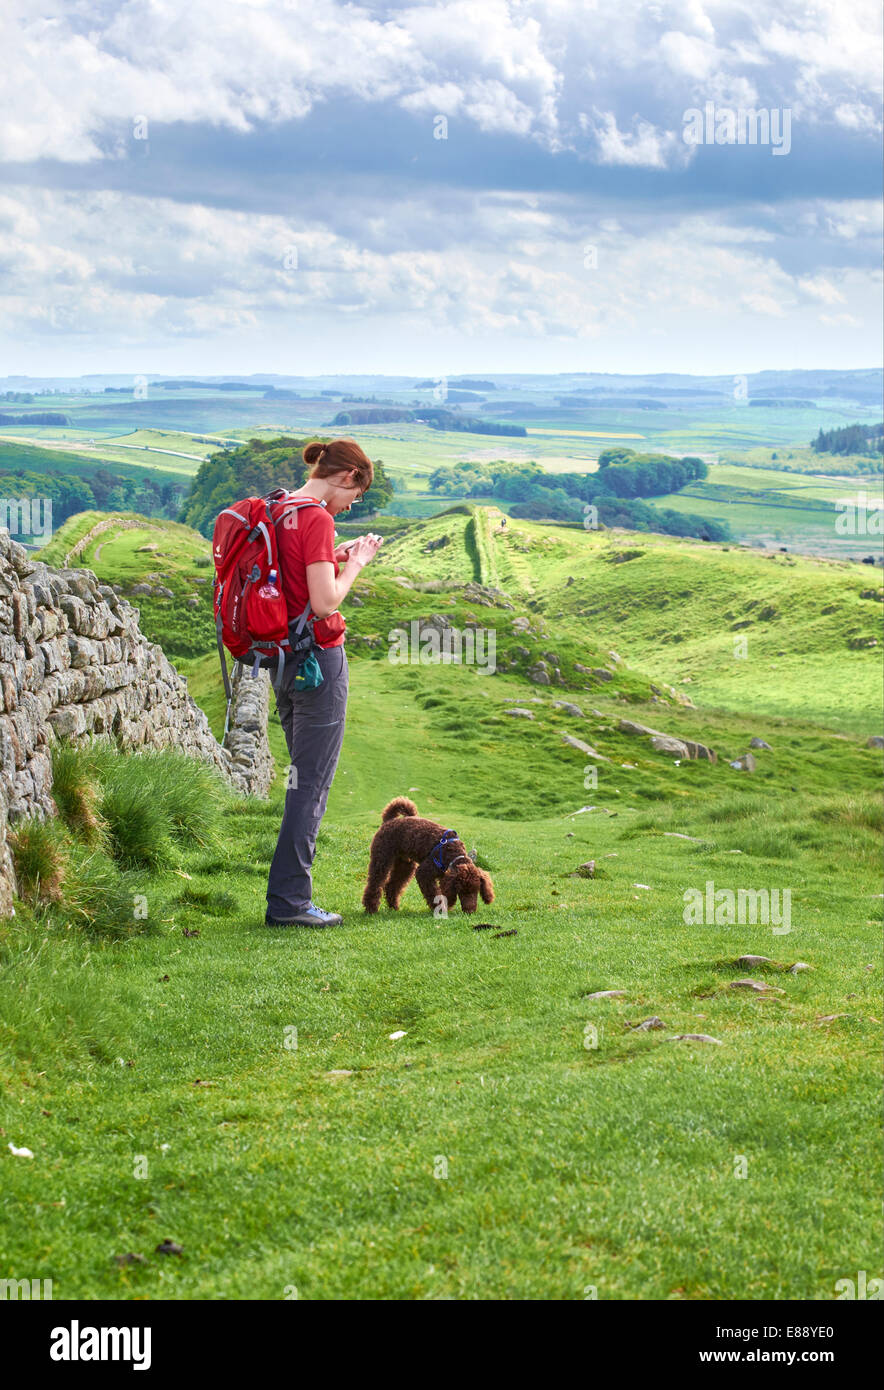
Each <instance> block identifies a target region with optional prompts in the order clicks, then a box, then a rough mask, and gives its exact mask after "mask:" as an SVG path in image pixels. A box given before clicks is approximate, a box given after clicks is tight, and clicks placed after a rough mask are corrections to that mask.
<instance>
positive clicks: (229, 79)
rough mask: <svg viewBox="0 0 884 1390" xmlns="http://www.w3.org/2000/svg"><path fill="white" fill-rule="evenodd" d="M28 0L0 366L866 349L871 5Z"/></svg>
mask: <svg viewBox="0 0 884 1390" xmlns="http://www.w3.org/2000/svg"><path fill="white" fill-rule="evenodd" d="M38 3H39V12H38V11H37V9H36V7H35V5H34V0H7V4H6V5H5V6H4V13H3V18H2V19H0V37H2V41H3V48H4V52H5V55H6V63H5V77H6V82H5V85H4V93H3V95H2V97H0V167H2V176H3V184H2V191H0V316H2V329H0V348H2V356H0V376H3V375H10V374H14V373H28V374H31V375H41V374H65V375H78V374H80V373H85V372H93V371H117V372H128V371H131V372H133V373H151V372H168V373H176V372H177V373H188V374H189V373H193V372H206V373H238V372H241V373H244V372H252V371H274V372H284V373H293V374H313V373H328V372H378V373H399V372H405V373H410V372H416V373H419V374H421V375H425V374H428V375H433V374H444V373H448V372H462V371H474V372H477V371H493V370H498V371H526V372H530V371H534V372H543V371H567V370H573V371H612V372H646V371H661V370H667V371H668V370H675V371H685V372H691V371H698V372H747V371H756V370H761V369H764V368H773V367H779V368H782V367H844V368H846V367H861V366H873V365H876V364H877V363H878V362H879V361H880V340H881V312H880V306H881V269H880V248H881V225H882V213H881V173H880V168H881V133H882V124H881V90H880V82H881V78H880V31H881V16H880V6H879V4H878V3H877V0H851V3H850V4H849V5H846V6H845V5H844V4H843V0H841V2H840V3H839V0H819V3H817V4H815V5H814V6H812V7H811V6H808V5H807V4H806V3H803V0H802V3H797V0H781V3H779V4H778V5H777V6H776V7H771V6H770V5H767V4H764V3H759V2H758V0H736V3H733V2H732V0H722V3H706V2H705V0H673V2H672V3H666V2H665V0H663V2H661V3H656V4H647V3H640V4H635V3H629V0H626V2H625V3H615V0H598V3H590V2H589V0H451V2H450V3H441V2H439V0H431V2H430V3H424V4H410V5H380V4H371V5H354V4H341V3H336V0H314V3H309V4H307V3H302V2H301V0H190V2H189V3H188V4H187V5H186V6H184V5H181V4H180V3H179V0H131V2H130V3H118V2H117V0H76V2H75V3H71V0H64V3H61V0H38ZM707 103H712V107H713V110H714V112H715V113H716V115H717V116H718V117H719V119H721V118H722V117H723V116H726V114H727V113H728V112H733V113H735V114H738V113H740V112H746V111H750V110H751V111H754V112H761V111H763V112H765V113H767V112H771V113H774V120H775V122H776V121H777V120H778V121H779V122H780V125H779V126H776V124H775V126H774V129H775V130H777V129H779V130H780V131H781V132H785V131H786V130H788V140H783V139H781V140H780V145H781V152H778V151H777V149H776V146H775V145H773V144H770V143H768V144H764V143H759V144H754V145H753V144H749V143H746V144H742V145H740V144H732V143H719V144H715V143H713V144H703V145H701V146H699V147H698V146H696V145H691V144H688V143H686V141H685V139H684V132H685V121H686V113H687V112H688V111H690V110H692V109H699V110H701V111H704V112H705V110H706V106H707ZM786 112H788V113H789V114H788V116H786V115H785V113H786ZM786 122H788V125H786V124H785V123H786ZM439 137H444V138H439Z"/></svg>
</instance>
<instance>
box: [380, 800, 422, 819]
mask: <svg viewBox="0 0 884 1390" xmlns="http://www.w3.org/2000/svg"><path fill="white" fill-rule="evenodd" d="M416 815H417V807H416V806H415V804H414V802H413V801H409V799H408V797H407V796H396V797H394V798H393V800H392V801H391V802H390V804H389V806H385V807H384V809H383V811H382V812H381V821H382V822H383V821H385V820H393V819H394V817H396V816H416Z"/></svg>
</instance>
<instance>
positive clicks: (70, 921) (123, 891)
mask: <svg viewBox="0 0 884 1390" xmlns="http://www.w3.org/2000/svg"><path fill="white" fill-rule="evenodd" d="M159 911H160V904H159V894H158V893H157V892H156V890H155V886H154V885H153V884H151V883H150V882H149V881H147V880H146V879H145V877H144V875H143V874H139V873H135V872H125V871H123V872H121V870H120V868H119V866H118V864H117V863H116V862H115V861H114V860H113V859H112V858H111V857H110V856H109V855H108V854H106V853H105V852H104V851H103V850H101V849H94V848H93V849H86V848H84V847H83V846H81V845H75V846H73V847H72V849H71V854H70V866H69V869H68V874H67V877H66V879H65V889H64V901H63V902H62V903H59V904H57V905H56V906H55V908H54V909H53V912H52V918H53V920H54V921H55V922H56V923H57V924H58V925H60V926H79V927H83V928H85V929H86V930H87V931H88V932H89V933H90V935H93V936H99V937H105V938H108V939H111V940H124V939H126V938H128V937H130V936H140V935H144V934H145V933H146V932H149V931H151V930H152V928H153V925H154V922H155V920H156V918H157V917H158V916H159Z"/></svg>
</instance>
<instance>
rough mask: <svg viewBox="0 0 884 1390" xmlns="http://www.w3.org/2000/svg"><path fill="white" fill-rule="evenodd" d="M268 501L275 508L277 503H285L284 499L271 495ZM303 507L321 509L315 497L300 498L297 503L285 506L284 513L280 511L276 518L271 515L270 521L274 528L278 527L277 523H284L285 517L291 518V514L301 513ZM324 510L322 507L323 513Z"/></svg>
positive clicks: (320, 504)
mask: <svg viewBox="0 0 884 1390" xmlns="http://www.w3.org/2000/svg"><path fill="white" fill-rule="evenodd" d="M268 500H269V501H270V505H271V506H275V505H278V504H279V503H282V502H285V498H284V497H273V495H272V493H271V496H270V498H269V499H268ZM303 507H322V503H321V502H320V501H318V500H317V498H315V497H301V498H299V499H298V500H297V502H293V503H291V504H290V505H287V506H286V507H285V509H284V511H281V512H280V513H279V515H278V516H272V515H271V520H272V521H273V524H274V526H278V525H279V523H280V522H281V521H284V520H285V518H286V517H287V516H291V514H292V512H299V511H301V510H302V508H303ZM268 510H269V509H268ZM324 510H325V508H324V507H323V511H324Z"/></svg>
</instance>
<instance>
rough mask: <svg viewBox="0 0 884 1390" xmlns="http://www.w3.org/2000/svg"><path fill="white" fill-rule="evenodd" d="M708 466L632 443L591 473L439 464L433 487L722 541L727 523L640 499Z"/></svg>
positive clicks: (556, 515)
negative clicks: (643, 451)
mask: <svg viewBox="0 0 884 1390" xmlns="http://www.w3.org/2000/svg"><path fill="white" fill-rule="evenodd" d="M707 473H708V469H707V467H706V464H705V463H704V462H703V460H702V459H700V458H695V457H693V456H687V457H685V458H680V459H675V458H669V457H668V456H667V455H665V454H639V453H636V451H635V450H634V449H625V448H612V449H606V450H605V451H604V452H603V453H602V454H600V455H599V468H598V472H596V473H545V472H544V471H543V469H542V468H540V466H539V465H538V464H537V463H534V462H530V463H510V462H506V461H503V460H501V461H499V462H497V463H488V464H477V463H457V464H455V465H454V467H452V468H437V469H436V470H435V472H433V473H431V475H430V480H429V482H430V488H431V490H432V491H434V492H439V493H440V494H442V495H444V496H448V497H489V498H493V499H495V500H499V501H502V502H507V503H509V504H510V507H509V510H510V512H511V514H512V515H513V516H515V517H523V518H525V519H532V520H544V519H549V520H552V521H566V522H571V523H573V524H575V525H583V524H584V523H585V520H586V517H587V514H588V511H587V509H588V507H589V505H592V506H594V507H595V509H596V513H597V516H598V520H599V521H601V522H603V523H604V525H606V526H623V527H627V528H629V529H632V530H636V531H664V532H667V533H668V534H671V535H677V536H700V537H702V538H705V539H708V540H726V539H727V538H728V537H729V535H730V529H729V527H728V526H727V524H726V523H725V522H721V521H716V520H713V519H711V518H708V517H701V516H697V515H693V514H690V513H685V512H677V511H674V510H673V509H672V508H658V507H650V506H648V505H647V504H645V503H644V502H642V500H641V499H642V498H643V497H662V496H664V495H665V494H667V493H670V492H678V491H680V489H681V488H683V487H685V486H686V484H687V483H689V482H694V481H697V480H700V479H703V478H705V477H706V476H707Z"/></svg>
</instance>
